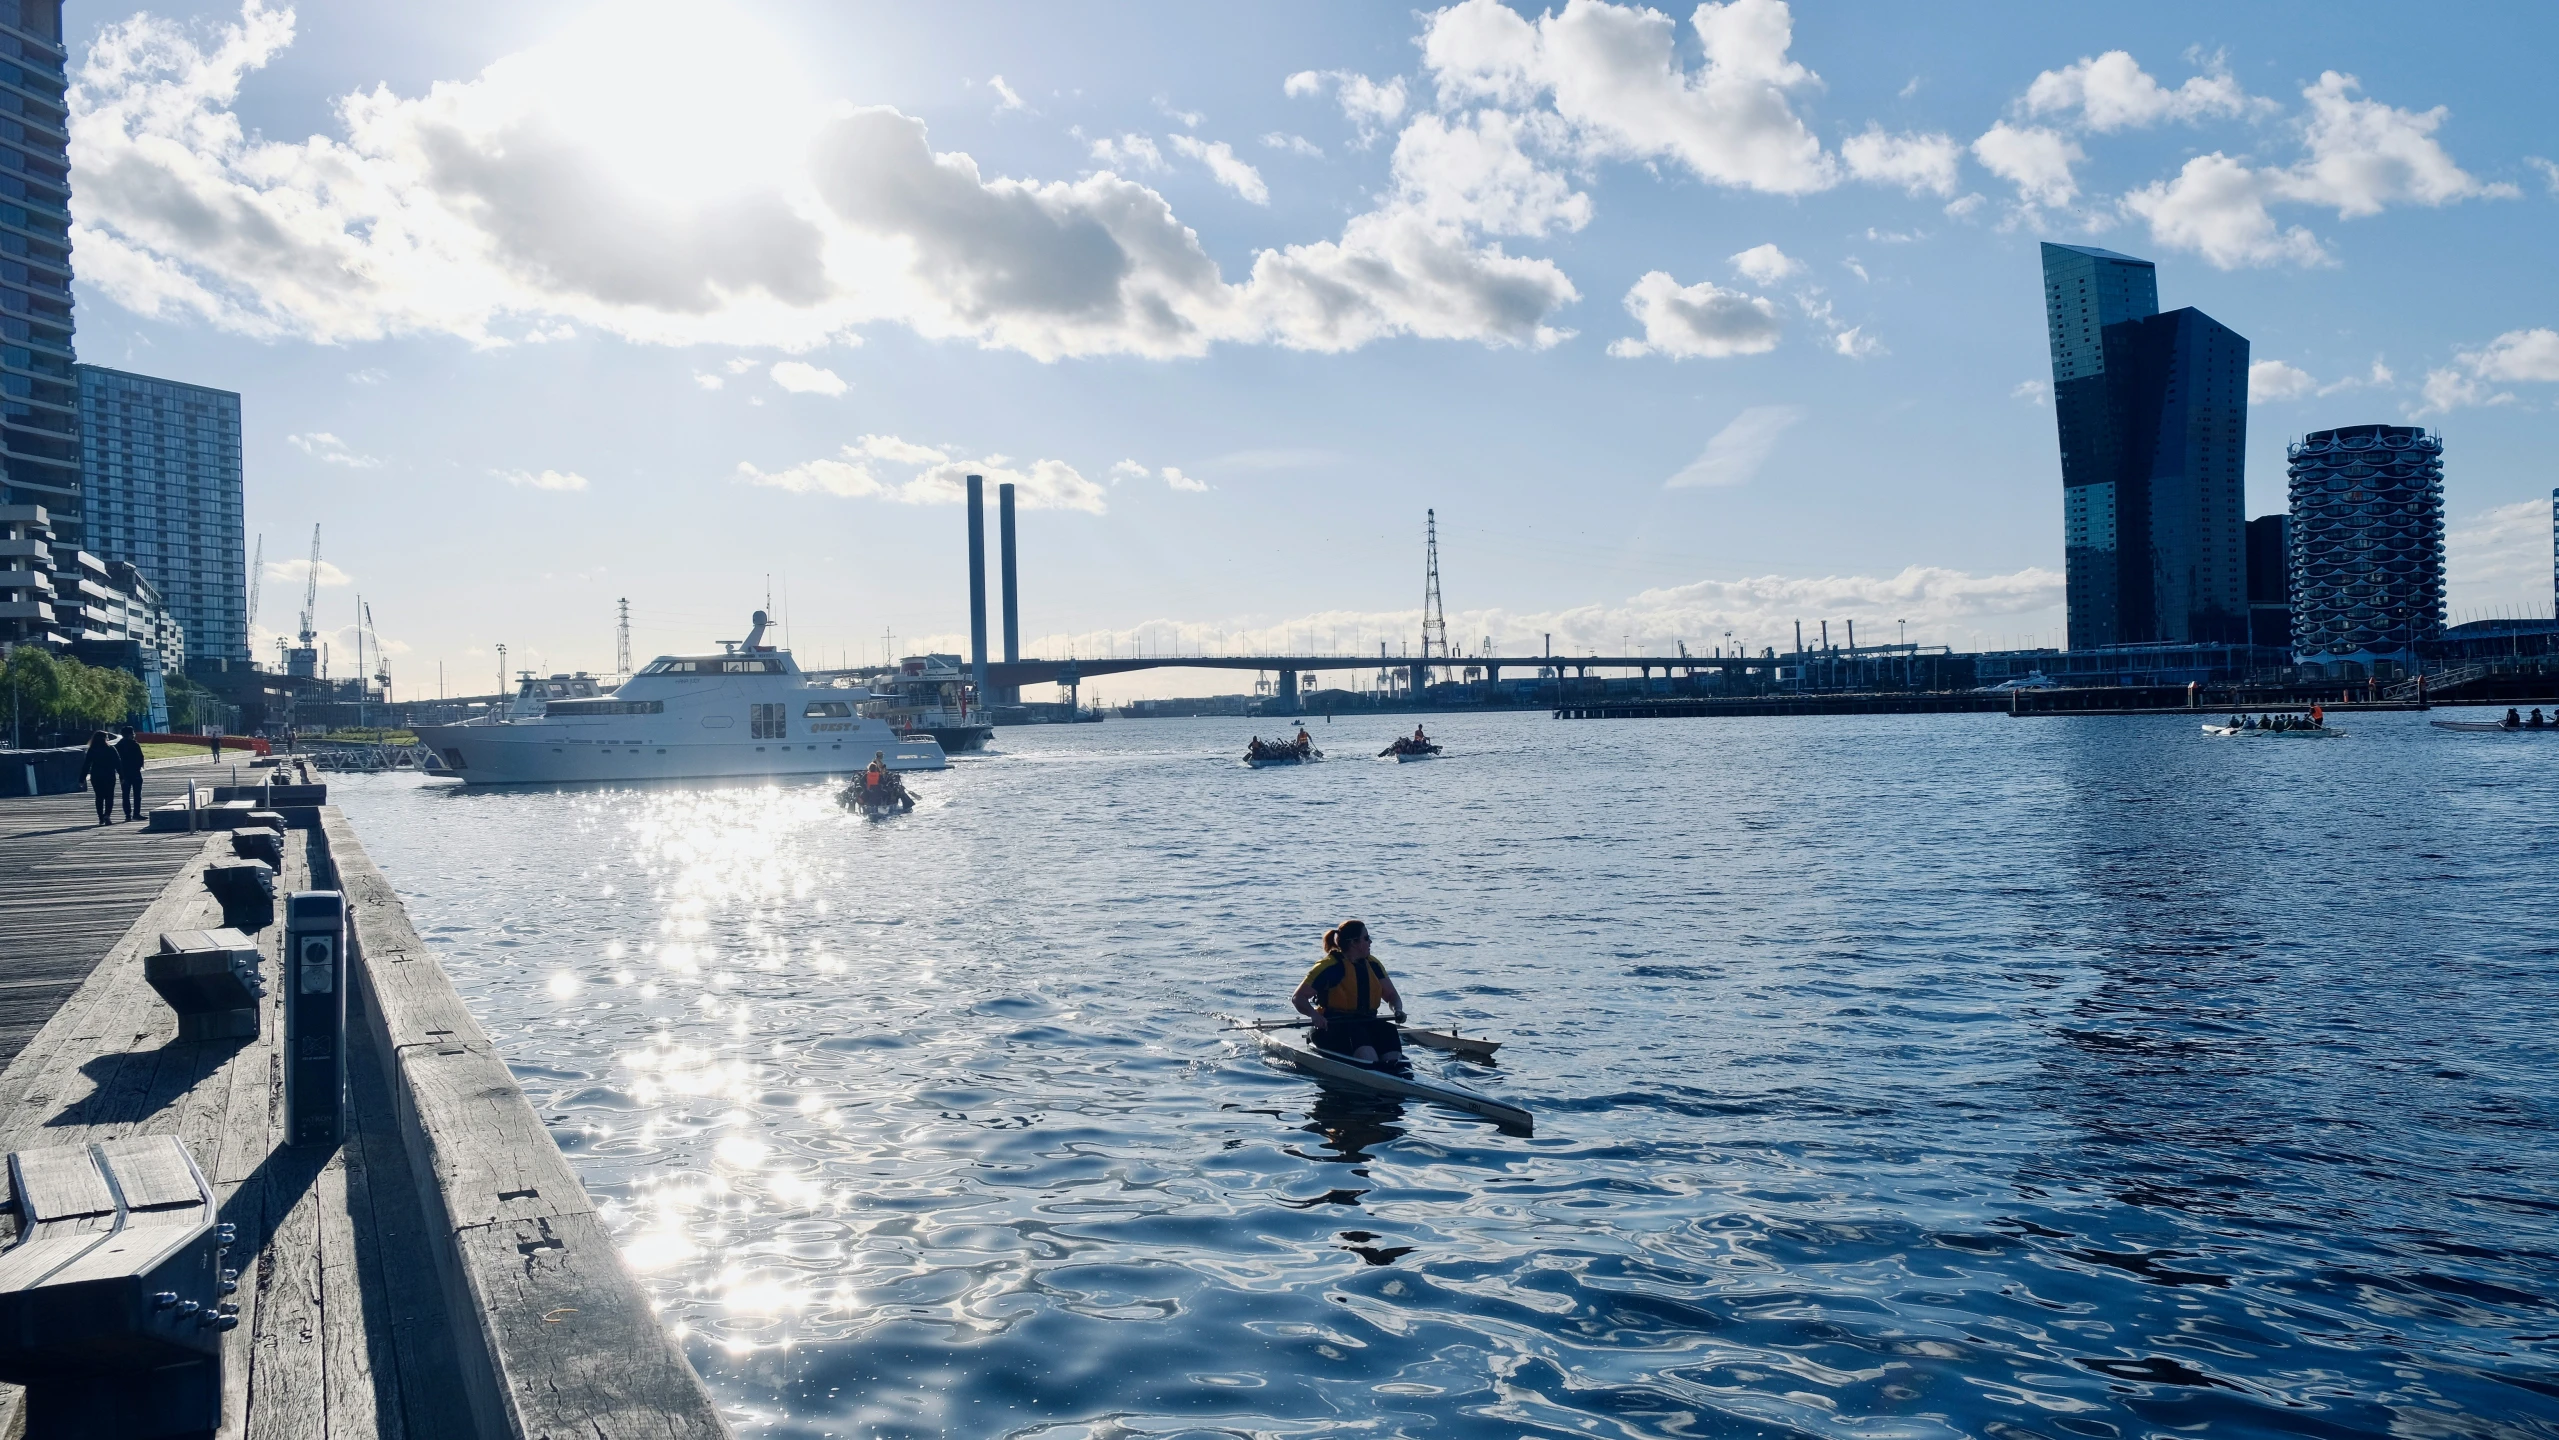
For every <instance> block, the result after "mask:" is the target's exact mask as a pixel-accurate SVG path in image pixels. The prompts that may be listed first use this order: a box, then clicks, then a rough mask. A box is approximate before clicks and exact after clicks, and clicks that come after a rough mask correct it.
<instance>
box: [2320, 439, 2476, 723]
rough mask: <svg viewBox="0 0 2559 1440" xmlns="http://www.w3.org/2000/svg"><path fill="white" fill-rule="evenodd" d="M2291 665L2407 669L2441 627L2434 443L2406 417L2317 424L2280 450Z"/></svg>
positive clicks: (2360, 672) (2354, 673)
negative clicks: (2287, 520) (2332, 426)
mask: <svg viewBox="0 0 2559 1440" xmlns="http://www.w3.org/2000/svg"><path fill="white" fill-rule="evenodd" d="M2287 453H2288V454H2289V456H2290V459H2291V466H2290V474H2291V488H2292V536H2291V541H2292V652H2293V663H2294V664H2296V665H2299V666H2301V667H2302V668H2303V669H2304V670H2307V671H2310V672H2311V673H2313V674H2316V675H2319V676H2322V677H2326V678H2335V679H2361V678H2363V677H2365V676H2368V675H2374V674H2391V673H2399V672H2405V671H2408V670H2411V669H2413V668H2414V666H2415V662H2416V658H2417V652H2418V648H2419V647H2420V646H2422V645H2425V644H2426V643H2427V642H2429V641H2432V640H2434V639H2435V638H2436V637H2437V636H2439V635H2441V634H2442V633H2443V620H2444V614H2443V592H2444V548H2443V529H2444V526H2443V440H2442V437H2440V436H2437V435H2434V434H2431V433H2429V432H2427V431H2425V430H2421V429H2419V428H2417V427H2415V426H2413V425H2349V426H2346V427H2345V428H2343V429H2338V430H2317V431H2313V432H2311V433H2310V434H2308V435H2305V436H2303V437H2302V438H2301V439H2300V440H2299V441H2297V442H2295V443H2294V444H2293V445H2292V446H2290V447H2289V450H2288V452H2287Z"/></svg>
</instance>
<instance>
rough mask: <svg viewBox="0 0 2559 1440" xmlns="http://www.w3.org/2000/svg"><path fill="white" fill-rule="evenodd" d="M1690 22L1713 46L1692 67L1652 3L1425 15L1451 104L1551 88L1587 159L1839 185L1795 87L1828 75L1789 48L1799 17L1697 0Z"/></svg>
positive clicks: (1716, 177) (1755, 2)
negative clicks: (1795, 101) (1802, 113)
mask: <svg viewBox="0 0 2559 1440" xmlns="http://www.w3.org/2000/svg"><path fill="white" fill-rule="evenodd" d="M1690 23H1691V24H1692V25H1693V26H1694V27H1695V29H1696V31H1697V39H1698V43H1699V45H1700V47H1701V49H1702V50H1703V52H1704V56H1705V63H1704V65H1703V66H1701V67H1700V68H1699V69H1697V70H1694V71H1691V70H1689V69H1688V68H1686V66H1685V65H1683V64H1682V63H1681V61H1680V58H1679V53H1678V28H1677V25H1676V24H1675V22H1673V21H1672V20H1671V18H1670V17H1669V16H1667V15H1664V14H1662V13H1661V12H1660V11H1657V10H1650V9H1644V8H1640V7H1633V6H1621V5H1611V4H1606V3H1603V0H1568V3H1567V4H1566V5H1565V6H1564V8H1563V9H1562V10H1561V11H1560V12H1557V11H1549V12H1546V13H1544V14H1541V15H1540V16H1539V17H1538V18H1537V19H1536V20H1534V21H1531V20H1528V19H1525V18H1523V17H1522V16H1520V15H1519V14H1518V13H1517V12H1515V11H1513V10H1511V9H1509V8H1508V7H1507V6H1504V5H1502V4H1500V3H1498V0H1461V3H1459V4H1457V5H1453V6H1450V7H1449V8H1447V9H1445V10H1441V11H1438V12H1436V13H1434V14H1433V15H1431V16H1430V17H1429V21H1428V26H1427V28H1426V30H1425V31H1424V33H1423V37H1422V58H1423V63H1424V64H1425V65H1427V66H1428V67H1429V69H1430V71H1431V73H1432V76H1433V78H1434V79H1435V81H1436V82H1437V84H1438V87H1439V92H1440V100H1441V103H1442V104H1443V105H1449V104H1456V103H1470V102H1477V101H1489V102H1491V103H1494V104H1497V105H1502V106H1505V107H1509V108H1513V109H1520V108H1525V107H1528V106H1531V105H1534V104H1536V103H1538V101H1539V100H1540V99H1541V98H1547V99H1551V102H1552V104H1553V107H1554V112H1553V113H1554V114H1555V115H1557V116H1558V117H1560V118H1561V119H1562V120H1564V121H1565V122H1566V123H1567V124H1568V125H1569V126H1570V127H1571V130H1572V136H1573V140H1574V143H1575V146H1576V148H1577V149H1578V150H1579V151H1580V152H1581V153H1582V155H1583V156H1584V157H1585V158H1588V159H1599V158H1611V157H1613V158H1623V159H1633V160H1652V159H1667V160H1675V161H1677V162H1678V163H1680V164H1681V165H1683V166H1685V167H1687V168H1688V170H1689V171H1691V172H1692V173H1694V174H1695V175H1697V176H1698V177H1699V178H1701V179H1704V180H1707V181H1709V182H1711V183H1714V184H1718V185H1729V186H1732V187H1735V188H1738V189H1746V190H1759V191H1765V192H1768V193H1771V194H1780V195H1800V194H1804V193H1807V192H1810V191H1815V190H1823V189H1827V188H1829V187H1830V186H1831V185H1834V184H1836V183H1837V182H1838V179H1839V167H1838V165H1837V163H1836V162H1835V161H1834V160H1833V159H1832V158H1831V157H1830V156H1829V155H1828V154H1827V153H1825V152H1824V151H1823V149H1822V147H1821V142H1820V141H1819V140H1818V139H1816V138H1815V137H1814V135H1813V133H1812V131H1811V130H1809V129H1807V128H1806V127H1805V125H1804V123H1803V121H1802V120H1801V119H1800V118H1798V117H1797V116H1796V114H1795V112H1794V109H1793V106H1792V103H1791V101H1790V99H1789V97H1790V96H1791V95H1792V94H1793V93H1794V92H1796V91H1798V90H1805V89H1810V88H1813V87H1815V86H1818V85H1819V84H1820V77H1818V76H1816V75H1814V74H1813V73H1812V72H1811V71H1810V70H1808V69H1806V68H1804V67H1803V66H1802V65H1800V64H1797V63H1796V62H1795V61H1794V60H1792V59H1790V58H1788V55H1787V51H1788V49H1789V48H1790V47H1791V46H1792V44H1793V41H1794V17H1793V15H1792V13H1791V12H1790V11H1789V10H1788V9H1787V7H1786V6H1785V4H1784V3H1782V0H1733V3H1731V4H1726V5H1717V4H1706V5H1700V6H1698V7H1697V9H1696V11H1695V12H1694V13H1693V14H1692V16H1691V21H1690Z"/></svg>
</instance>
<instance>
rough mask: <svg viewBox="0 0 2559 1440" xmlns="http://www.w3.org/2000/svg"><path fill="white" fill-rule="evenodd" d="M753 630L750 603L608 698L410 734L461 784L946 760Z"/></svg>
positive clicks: (744, 773)
mask: <svg viewBox="0 0 2559 1440" xmlns="http://www.w3.org/2000/svg"><path fill="white" fill-rule="evenodd" d="M764 631H765V617H764V612H763V611H761V610H758V611H756V612H755V625H754V628H753V629H752V630H750V631H749V632H748V633H747V637H746V640H745V642H744V643H742V644H739V645H735V646H732V647H730V648H728V649H726V650H724V651H723V652H722V653H720V654H717V655H661V656H659V657H658V658H657V659H655V660H653V661H650V662H649V664H648V665H647V666H646V667H644V668H643V669H642V670H641V671H640V672H639V673H638V674H636V675H634V676H632V677H631V678H630V679H628V680H626V681H624V682H622V685H621V686H620V688H618V689H616V690H614V691H613V692H612V693H611V694H609V695H600V696H597V697H595V698H592V699H586V698H576V699H558V700H546V702H545V703H544V705H543V706H542V708H541V711H540V713H539V714H538V715H533V716H524V715H521V714H510V715H509V716H507V717H506V718H504V719H502V720H499V721H497V722H496V723H494V724H492V723H489V722H487V721H481V722H477V723H473V724H462V725H422V726H420V727H418V740H419V743H421V744H423V745H426V746H428V747H430V748H432V749H433V750H434V751H435V757H436V759H437V760H439V761H441V762H443V763H442V764H441V766H440V767H438V773H441V774H446V775H450V776H452V777H453V778H455V779H458V780H460V781H462V782H463V783H464V784H466V785H555V784H564V783H572V782H578V781H590V780H692V779H730V778H750V777H763V776H793V775H850V774H852V773H853V772H854V771H856V770H859V769H861V768H862V767H863V766H865V765H868V764H870V763H871V757H872V755H873V754H884V755H886V756H887V760H888V766H889V768H890V769H892V770H941V769H945V768H947V767H948V766H949V764H950V761H949V760H948V759H947V758H945V757H944V755H943V753H942V747H941V745H940V744H938V743H936V742H935V741H934V739H933V737H932V736H930V735H900V734H899V733H898V732H897V731H896V730H895V729H893V728H891V726H890V725H889V724H888V722H886V721H883V720H877V719H871V718H867V717H865V716H863V715H862V714H861V713H860V712H861V707H862V706H863V704H864V703H865V702H867V701H869V700H870V699H871V694H870V692H869V691H868V690H866V689H859V688H854V687H852V686H849V685H847V684H844V683H841V682H832V681H826V680H813V679H811V678H809V677H808V676H806V675H803V674H802V673H801V672H800V667H799V665H798V663H797V662H795V661H794V660H792V658H791V652H789V651H788V650H780V649H776V648H774V647H773V646H770V645H767V644H765V643H764ZM722 643H723V644H726V643H727V642H722Z"/></svg>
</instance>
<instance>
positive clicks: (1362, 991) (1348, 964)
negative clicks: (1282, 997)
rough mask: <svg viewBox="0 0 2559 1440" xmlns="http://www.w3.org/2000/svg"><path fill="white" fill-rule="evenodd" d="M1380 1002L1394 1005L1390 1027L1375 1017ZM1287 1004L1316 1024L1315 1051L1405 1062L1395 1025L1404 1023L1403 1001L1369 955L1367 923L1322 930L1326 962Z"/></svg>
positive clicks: (1365, 1060)
mask: <svg viewBox="0 0 2559 1440" xmlns="http://www.w3.org/2000/svg"><path fill="white" fill-rule="evenodd" d="M1381 999H1383V1000H1384V1001H1385V1002H1386V1003H1387V1004H1389V1005H1392V1006H1394V1007H1395V1010H1394V1014H1395V1022H1394V1023H1392V1024H1390V1023H1389V1022H1387V1021H1384V1020H1380V1019H1378V1018H1377V1002H1378V1001H1379V1000H1381ZM1288 1003H1289V1004H1290V1005H1292V1006H1294V1007H1296V1010H1297V1013H1298V1014H1300V1015H1304V1016H1306V1017H1307V1018H1308V1019H1310V1020H1312V1021H1314V1022H1315V1025H1314V1031H1313V1034H1314V1039H1315V1045H1316V1048H1318V1049H1321V1050H1330V1051H1332V1052H1334V1053H1335V1054H1337V1055H1345V1056H1348V1057H1349V1058H1351V1059H1353V1060H1356V1061H1358V1062H1359V1063H1361V1064H1362V1065H1380V1064H1383V1065H1389V1066H1393V1065H1400V1064H1402V1063H1403V1060H1404V1037H1403V1035H1402V1034H1401V1033H1400V1032H1399V1031H1397V1030H1396V1028H1395V1025H1396V1024H1401V1023H1402V1022H1403V1019H1404V997H1403V996H1402V995H1400V994H1398V993H1396V990H1395V982H1394V981H1393V980H1390V979H1388V978H1387V975H1386V967H1385V966H1384V965H1381V964H1379V963H1378V962H1377V959H1376V957H1375V956H1373V955H1371V954H1369V935H1368V923H1367V922H1366V921H1364V920H1345V921H1343V922H1342V923H1341V924H1339V925H1337V926H1335V927H1334V928H1332V929H1330V930H1327V931H1325V932H1324V958H1323V959H1321V960H1319V961H1317V962H1315V968H1314V969H1312V970H1309V971H1307V972H1306V978H1305V979H1304V980H1301V981H1299V982H1298V986H1297V993H1296V994H1294V995H1291V996H1290V997H1288Z"/></svg>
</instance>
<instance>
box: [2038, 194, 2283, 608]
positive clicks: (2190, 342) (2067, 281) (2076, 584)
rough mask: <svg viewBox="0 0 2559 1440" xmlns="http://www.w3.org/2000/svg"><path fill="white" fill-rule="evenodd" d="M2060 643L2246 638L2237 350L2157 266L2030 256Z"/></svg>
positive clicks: (2078, 251) (2244, 418)
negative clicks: (2162, 294)
mask: <svg viewBox="0 0 2559 1440" xmlns="http://www.w3.org/2000/svg"><path fill="white" fill-rule="evenodd" d="M2043 262H2044V317H2045V321H2046V331H2047V338H2048V340H2049V341H2050V343H2051V346H2052V358H2053V412H2054V417H2055V423H2056V425H2057V427H2058V429H2059V431H2060V438H2061V483H2062V537H2063V538H2062V553H2063V564H2064V566H2065V573H2066V577H2067V590H2066V597H2067V602H2068V605H2069V612H2070V648H2072V649H2074V650H2081V649H2089V648H2093V647H2096V646H2100V645H2133V644H2158V643H2171V644H2174V643H2193V642H2205V641H2210V642H2227V643H2245V642H2246V641H2247V638H2248V592H2247V556H2246V548H2245V547H2246V541H2245V535H2246V523H2247V521H2246V517H2245V516H2244V515H2243V514H2242V513H2241V505H2242V485H2241V481H2242V476H2243V473H2244V467H2245V462H2246V453H2247V444H2248V342H2247V341H2246V340H2245V339H2243V338H2242V337H2240V336H2239V335H2238V334H2236V333H2234V332H2233V331H2232V330H2231V329H2230V328H2229V327H2227V326H2225V325H2223V324H2221V323H2220V322H2219V321H2216V320H2214V319H2213V318H2212V317H2211V316H2209V315H2206V314H2204V313H2203V312H2202V311H2200V310H2195V309H2191V308H2189V309H2184V310H2172V311H2169V312H2168V313H2166V314H2161V313H2160V311H2159V276H2158V269H2157V267H2156V266H2154V265H2152V264H2151V262H2149V261H2147V260H2138V259H2135V258H2133V257H2132V256H2130V255H2118V254H2116V253H2115V252H2114V251H2111V250H2100V249H2097V248H2096V247H2094V246H2087V245H2053V244H2046V245H2045V246H2044V247H2043Z"/></svg>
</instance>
